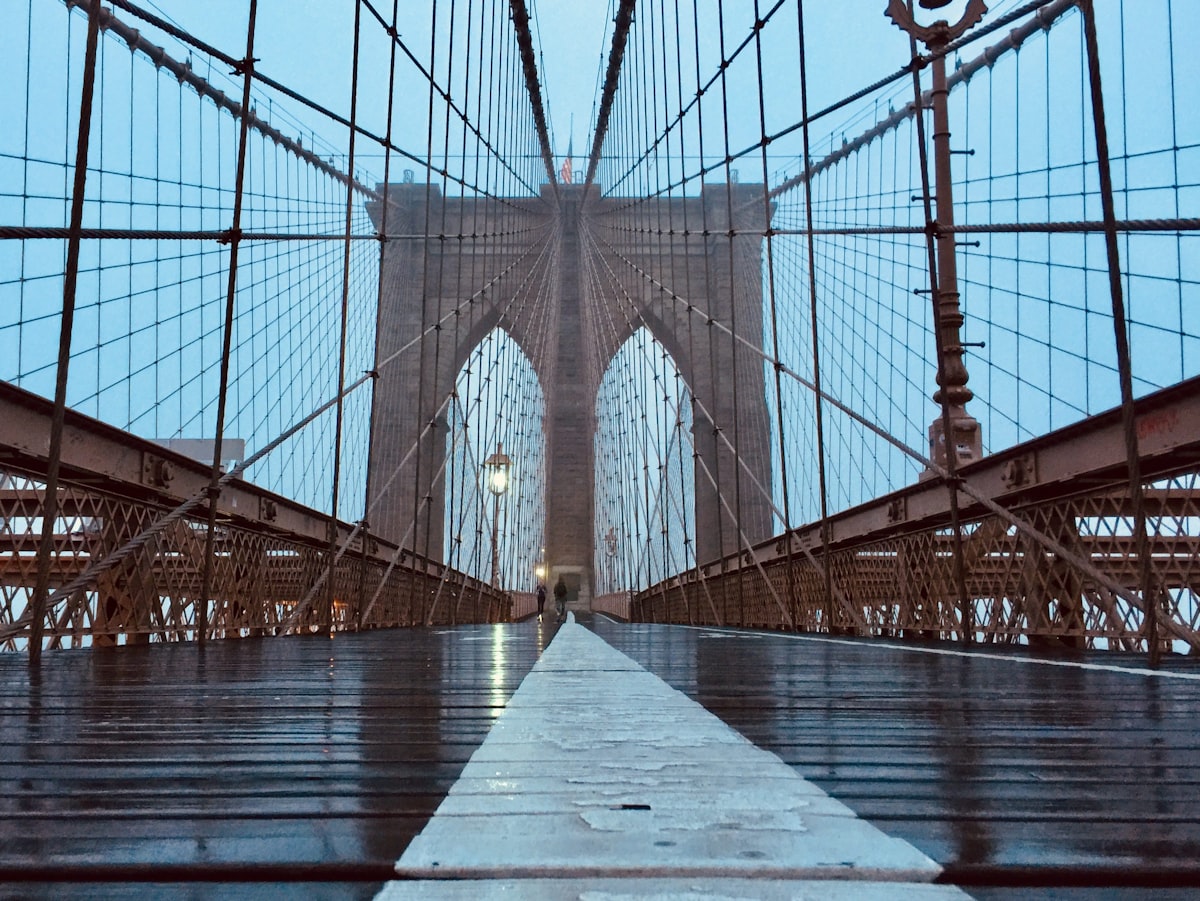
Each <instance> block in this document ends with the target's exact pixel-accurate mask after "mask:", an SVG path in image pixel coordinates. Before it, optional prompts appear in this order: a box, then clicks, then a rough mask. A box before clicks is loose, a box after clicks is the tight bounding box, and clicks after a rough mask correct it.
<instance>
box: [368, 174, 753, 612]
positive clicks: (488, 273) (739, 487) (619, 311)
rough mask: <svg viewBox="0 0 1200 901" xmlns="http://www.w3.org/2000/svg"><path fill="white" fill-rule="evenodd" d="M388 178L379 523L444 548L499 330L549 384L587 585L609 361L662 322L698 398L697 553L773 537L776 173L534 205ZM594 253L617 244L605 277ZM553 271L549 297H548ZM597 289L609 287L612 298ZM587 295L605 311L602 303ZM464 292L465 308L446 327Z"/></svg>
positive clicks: (558, 536) (396, 534)
mask: <svg viewBox="0 0 1200 901" xmlns="http://www.w3.org/2000/svg"><path fill="white" fill-rule="evenodd" d="M379 190H380V194H381V195H383V196H386V198H387V200H388V203H387V211H386V222H385V218H384V204H383V203H382V202H376V203H371V204H368V212H369V214H370V216H371V219H372V222H373V223H374V225H375V227H376V229H377V230H379V231H380V232H382V233H385V234H386V245H385V251H384V260H383V267H382V270H381V274H380V278H381V279H382V291H381V297H382V300H381V304H380V309H379V315H378V331H377V352H378V359H379V360H380V361H381V363H383V362H384V361H386V365H381V367H380V372H379V378H378V381H377V382H376V386H375V399H374V409H373V420H372V440H371V448H370V466H369V472H370V474H371V475H370V478H371V484H370V485H369V486H368V493H369V496H370V498H371V499H372V503H371V508H372V513H371V517H370V519H371V522H370V526H371V529H372V531H373V532H374V533H376V534H378V535H381V536H382V537H385V538H388V539H390V540H393V541H396V542H398V543H400V544H401V545H403V546H404V547H407V548H410V549H412V550H414V551H416V552H417V553H420V554H423V555H426V556H429V557H431V558H434V559H444V548H443V546H442V545H443V539H442V534H443V524H444V512H443V511H444V507H445V485H444V480H443V479H442V478H441V477H440V476H439V475H438V468H439V467H440V465H441V462H442V459H443V458H444V455H445V445H446V436H447V429H446V419H445V411H444V407H443V404H444V402H445V400H446V396H447V395H448V393H449V392H450V391H451V390H452V387H453V384H454V380H455V378H456V376H457V374H458V372H459V370H460V369H461V368H462V366H463V365H464V363H465V362H466V361H467V359H468V357H469V355H470V353H471V352H472V350H473V349H474V348H475V347H476V346H477V345H478V344H479V342H480V341H482V340H483V338H484V337H485V336H486V335H487V334H488V333H489V332H490V331H491V330H492V329H493V328H496V327H500V328H503V329H504V330H505V331H506V332H507V333H508V334H509V335H510V336H511V337H512V338H513V340H515V341H516V342H517V344H518V345H519V346H520V347H521V348H522V350H523V351H524V352H525V354H526V356H527V357H528V358H529V360H530V362H531V363H532V365H533V368H534V370H535V371H536V372H537V374H538V378H539V380H540V383H541V385H542V388H543V391H544V394H545V399H546V420H545V429H546V450H547V480H548V482H547V485H546V503H547V509H548V514H547V515H548V517H549V520H550V522H549V524H548V528H547V530H546V541H547V544H546V558H547V562H548V563H549V564H550V566H551V567H552V568H559V569H565V570H567V571H568V572H570V573H577V574H580V577H581V580H582V582H583V585H582V586H581V587H583V588H584V589H585V590H586V588H587V587H588V583H589V582H590V573H591V570H592V565H593V558H594V553H595V550H594V549H595V546H596V540H597V539H596V536H595V534H594V525H593V519H594V509H595V503H594V496H593V494H594V474H593V468H594V460H593V454H594V440H595V432H596V422H595V401H596V392H597V390H598V388H599V383H600V378H601V377H602V376H603V374H604V371H605V369H606V368H607V365H608V362H609V361H610V360H611V359H612V357H613V356H614V355H615V354H616V352H617V351H618V350H619V349H620V347H621V345H622V344H623V343H624V342H625V340H627V339H628V338H629V337H630V336H631V335H632V334H633V333H634V332H635V331H636V330H637V329H638V328H640V327H641V326H643V325H645V326H646V327H647V328H648V329H649V330H650V332H651V333H652V334H653V335H654V337H655V338H656V339H657V340H659V341H660V342H661V343H662V344H663V345H664V347H665V348H666V349H667V351H668V352H669V353H670V354H671V356H672V358H673V360H674V362H675V364H676V366H678V368H679V370H680V372H681V374H682V376H683V378H684V380H685V381H686V383H687V384H688V386H689V387H690V388H691V391H692V393H693V411H692V412H693V417H692V418H693V433H694V435H693V437H694V447H695V454H696V457H695V463H696V474H695V495H696V521H695V524H694V531H692V533H691V534H692V535H693V537H694V541H695V545H696V553H697V560H698V561H700V562H701V563H705V562H708V561H711V560H714V559H716V558H718V557H721V556H723V555H727V554H731V553H735V552H736V551H738V550H739V549H741V548H743V547H745V546H746V544H747V543H755V542H758V541H761V540H763V539H765V538H767V537H769V536H770V535H771V533H772V517H771V507H770V503H769V501H768V499H767V497H766V495H765V494H764V492H768V493H769V491H770V486H771V448H770V426H769V419H768V411H767V402H766V392H765V387H766V385H765V375H764V365H763V359H762V357H761V356H760V355H759V354H758V353H757V352H756V351H755V348H761V347H762V346H763V297H762V274H761V273H762V262H761V260H762V233H763V231H764V230H765V228H766V221H765V220H766V219H767V218H768V217H767V216H766V215H765V214H764V211H763V202H762V197H763V194H762V186H761V185H738V184H730V185H726V184H724V183H721V184H713V185H705V186H704V189H703V191H702V192H701V195H700V196H699V197H693V198H684V199H670V200H666V199H664V200H660V201H650V202H646V201H642V202H640V203H636V204H635V203H633V202H631V200H630V199H627V198H601V197H600V194H599V191H598V190H597V188H596V187H595V186H593V187H592V188H591V191H590V192H589V193H588V194H586V195H585V193H584V190H583V186H582V185H560V186H559V188H558V197H557V200H556V199H555V194H554V193H553V191H552V189H551V188H550V187H549V186H546V187H545V188H543V191H542V196H541V197H540V198H521V199H512V198H499V199H497V198H487V199H461V198H446V197H443V195H442V193H441V191H440V190H439V189H438V188H437V187H436V186H431V185H424V184H399V185H397V184H392V185H387V186H383V185H381V186H380V189H379ZM731 210H732V211H733V216H732V218H731V216H730V211H731ZM656 223H657V224H656ZM426 236H432V237H426ZM460 236H461V237H460ZM587 253H591V254H600V255H602V256H603V258H604V259H603V261H602V263H601V264H600V267H601V268H603V270H604V272H605V273H606V277H605V278H604V279H596V278H592V279H590V280H588V279H585V261H584V257H585V254H587ZM592 262H593V270H595V268H597V266H596V262H595V259H594V257H593V260H592ZM547 277H549V278H550V279H551V281H550V285H551V286H552V293H553V294H554V296H553V297H551V298H549V304H550V306H549V309H547V308H546V306H545V302H544V301H545V299H544V298H543V299H542V302H541V303H540V304H539V302H538V301H537V300H536V298H535V297H534V295H535V294H537V293H538V292H539V291H540V290H541V288H542V286H543V285H544V284H545V282H546V278H547ZM597 285H603V286H605V287H604V288H603V289H602V290H603V291H604V294H605V296H602V297H596V296H595V294H596V291H597ZM468 301H469V302H468ZM586 303H591V304H596V303H599V304H601V305H602V306H603V307H604V309H603V310H602V311H601V312H595V311H593V313H592V314H591V315H589V312H588V310H586V309H585V304H586ZM464 304H466V310H465V313H464V314H463V315H460V316H451V317H450V320H449V321H448V322H447V323H445V324H443V326H442V327H441V328H440V329H432V328H431V326H432V325H433V324H434V323H435V322H437V321H439V320H440V319H442V318H443V317H446V316H447V315H448V314H450V313H451V312H452V311H453V310H454V309H455V308H456V307H460V308H461V307H462V306H463V305H464ZM547 328H549V329H551V334H549V335H548V336H546V338H547V339H548V340H541V339H542V336H543V334H544V332H545V330H546V329H547ZM730 331H734V332H736V334H737V335H738V336H740V338H741V339H742V340H741V341H738V340H735V339H733V338H732V337H731V335H730V333H729V332H730ZM735 451H736V455H735ZM739 461H740V464H739Z"/></svg>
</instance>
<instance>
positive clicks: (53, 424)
mask: <svg viewBox="0 0 1200 901" xmlns="http://www.w3.org/2000/svg"><path fill="white" fill-rule="evenodd" d="M100 15H101V9H100V0H92V2H91V3H90V4H89V5H88V29H87V44H86V47H85V50H84V62H83V90H82V92H81V94H80V99H79V128H78V132H77V135H76V143H75V185H74V189H73V190H72V193H71V223H70V226H71V235H70V237H69V238H68V239H67V260H66V268H65V271H64V272H63V305H62V323H61V324H60V326H59V331H58V368H57V371H56V372H55V379H54V414H53V417H52V419H51V420H50V447H49V461H48V463H47V468H46V499H45V502H44V504H43V507H42V538H41V541H40V542H39V543H38V553H37V582H36V584H35V585H34V589H33V600H32V602H31V604H30V606H31V608H32V622H31V624H30V633H29V663H30V665H32V666H36V665H38V664H39V663H41V659H42V635H43V631H44V629H45V625H46V624H45V620H46V598H47V595H48V593H49V589H50V553H51V550H52V547H53V544H54V526H55V523H56V522H57V520H58V475H59V468H60V465H61V463H62V437H63V422H64V420H65V419H66V407H67V374H68V371H69V367H70V363H71V334H72V331H73V328H74V324H75V289H76V286H77V284H78V282H79V245H80V243H81V238H80V230H81V229H82V228H83V202H84V190H85V188H86V187H87V161H88V141H89V139H90V137H91V123H92V96H93V93H94V90H95V84H96V51H97V45H98V43H99V39H100Z"/></svg>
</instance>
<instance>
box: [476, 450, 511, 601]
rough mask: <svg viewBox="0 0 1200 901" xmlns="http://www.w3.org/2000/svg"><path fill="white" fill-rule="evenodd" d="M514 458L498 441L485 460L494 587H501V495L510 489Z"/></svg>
mask: <svg viewBox="0 0 1200 901" xmlns="http://www.w3.org/2000/svg"><path fill="white" fill-rule="evenodd" d="M512 462H513V461H512V458H510V457H509V456H508V455H507V454H506V453H504V447H503V446H502V445H501V443H500V442H499V441H497V442H496V452H495V453H494V454H492V455H491V456H490V457H488V458H487V459H486V460H484V461H483V468H484V469H485V470H486V471H487V487H488V491H490V492H491V493H492V499H493V500H492V587H493V588H499V587H500V548H499V547H498V546H497V542H498V539H499V534H500V495H502V494H504V493H505V492H506V491H508V485H509V470H510V469H511V468H512Z"/></svg>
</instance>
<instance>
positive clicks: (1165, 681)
mask: <svg viewBox="0 0 1200 901" xmlns="http://www.w3.org/2000/svg"><path fill="white" fill-rule="evenodd" d="M595 628H596V630H597V631H598V632H599V633H600V634H601V635H603V636H604V638H605V639H606V640H608V641H610V642H611V643H612V644H613V645H614V646H615V647H618V648H620V649H621V650H622V651H624V652H625V653H626V654H629V655H630V656H631V657H633V658H634V659H635V660H638V661H639V662H641V663H642V664H643V665H645V666H646V667H647V668H648V669H650V670H652V671H653V672H655V673H657V674H658V675H659V676H660V677H662V678H664V679H665V680H666V681H667V682H669V683H670V684H672V685H674V686H675V687H677V688H679V689H681V690H683V691H685V692H686V693H688V694H689V695H690V696H692V697H693V698H695V699H696V700H697V701H699V702H700V703H702V704H704V706H705V707H707V708H708V709H709V710H711V711H712V712H713V713H715V714H717V715H718V716H720V717H721V718H722V719H724V720H725V721H726V722H728V723H729V724H730V725H731V726H733V727H734V728H736V729H738V730H739V731H740V732H742V734H744V735H746V736H747V737H748V738H749V739H750V740H751V741H753V742H755V743H756V744H758V745H760V746H761V747H764V748H767V749H769V750H772V751H774V752H775V753H777V754H779V755H780V756H781V757H782V758H783V759H784V760H785V761H786V762H787V763H789V764H790V765H792V766H793V767H794V768H795V769H796V770H797V771H798V772H799V773H800V774H801V775H802V776H804V777H805V778H807V779H810V780H811V781H813V782H814V783H816V784H817V785H818V786H820V787H821V788H823V789H824V790H826V791H828V792H829V793H830V794H831V795H833V796H834V797H836V798H838V799H839V800H841V801H842V802H844V803H845V804H847V805H848V806H849V807H850V808H852V809H853V810H854V811H855V812H857V813H858V814H859V815H860V816H862V817H864V818H866V819H868V820H870V821H871V822H873V823H875V825H877V826H879V828H881V829H883V830H884V831H885V832H888V833H889V834H891V835H895V836H897V837H900V838H903V839H905V840H907V841H909V842H911V843H912V844H914V845H916V846H917V847H918V848H920V849H921V850H922V851H924V852H925V853H926V854H928V855H930V856H931V857H932V858H934V859H935V860H937V861H938V862H939V863H941V864H942V865H943V866H945V867H946V868H947V876H946V878H947V879H950V880H953V881H956V882H959V883H960V884H966V885H967V886H968V889H970V887H971V886H977V887H979V888H983V887H985V886H988V885H1009V886H1014V887H1015V886H1016V885H1023V886H1027V887H1028V886H1032V887H1037V886H1043V887H1045V886H1049V885H1051V884H1054V885H1060V886H1062V885H1068V886H1069V885H1080V886H1092V887H1094V888H1100V887H1104V886H1107V887H1109V888H1115V887H1118V886H1122V885H1124V886H1129V887H1143V888H1145V887H1150V886H1155V885H1161V886H1176V887H1180V888H1182V887H1188V888H1192V889H1200V719H1197V712H1198V711H1200V680H1197V679H1196V678H1195V677H1196V676H1200V661H1195V660H1190V659H1179V658H1172V659H1170V660H1168V662H1167V663H1166V664H1165V666H1164V669H1166V670H1171V671H1174V672H1177V673H1181V674H1183V675H1184V676H1190V677H1192V678H1163V677H1156V676H1149V675H1145V674H1142V673H1139V672H1137V671H1136V670H1137V668H1140V667H1142V666H1143V665H1144V661H1143V660H1142V659H1140V658H1112V657H1108V656H1105V655H1102V654H1090V655H1082V656H1077V657H1072V658H1069V659H1065V658H1058V662H1061V663H1067V664H1071V665H1066V666H1057V665H1054V666H1051V665H1044V664H1041V663H1035V662H1031V660H1030V655H1028V654H1025V653H1022V652H999V653H996V652H990V653H989V652H983V653H981V654H978V655H975V654H972V655H959V654H957V653H950V654H945V653H934V652H935V651H947V650H948V651H951V652H955V651H957V650H959V649H958V648H957V647H956V646H936V647H934V646H927V647H911V648H889V647H884V646H882V645H881V644H879V643H871V642H865V641H862V642H859V641H853V640H836V641H828V640H811V639H806V638H804V637H800V636H794V635H782V634H778V633H740V634H735V633H731V632H726V631H723V630H709V629H688V628H677V627H675V628H673V627H662V626H617V625H615V624H608V623H606V622H605V621H604V620H602V619H598V620H597V622H596V624H595ZM1113 663H1119V664H1121V665H1122V666H1124V667H1129V668H1130V669H1128V670H1124V669H1121V670H1114V669H1113V668H1110V665H1111V664H1113ZM1080 664H1082V665H1083V666H1081V665H1080ZM1088 664H1100V665H1101V666H1102V667H1104V668H1101V669H1091V668H1085V667H1086V665H1088Z"/></svg>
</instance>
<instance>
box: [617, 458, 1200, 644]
mask: <svg viewBox="0 0 1200 901" xmlns="http://www.w3.org/2000/svg"><path fill="white" fill-rule="evenodd" d="M1145 490H1146V496H1147V500H1148V505H1149V507H1150V509H1151V511H1152V513H1151V515H1150V517H1149V523H1148V530H1149V544H1148V550H1149V554H1148V556H1149V559H1150V568H1151V573H1152V584H1153V585H1154V586H1155V590H1156V591H1157V594H1158V597H1157V603H1158V605H1159V629H1160V640H1161V642H1162V648H1163V649H1164V650H1174V651H1177V652H1187V651H1189V650H1191V649H1196V650H1197V651H1200V475H1198V474H1197V473H1195V472H1192V473H1188V474H1186V475H1183V476H1179V477H1175V478H1171V479H1164V480H1159V481H1156V482H1153V483H1150V484H1147V485H1146V486H1145ZM1132 503H1133V502H1132V499H1131V497H1130V494H1129V492H1128V491H1127V490H1113V489H1111V488H1109V489H1106V490H1103V491H1098V492H1094V493H1086V494H1080V495H1077V496H1073V497H1070V498H1067V499H1065V500H1054V501H1047V502H1042V503H1039V504H1033V505H1029V506H1024V507H1020V508H1015V509H1014V510H1013V511H1012V512H1014V513H1016V514H1018V515H1019V516H1020V517H1021V519H1022V521H1023V522H1026V523H1028V524H1029V525H1030V526H1031V527H1032V528H1034V529H1036V530H1038V531H1039V532H1040V533H1042V534H1043V535H1045V536H1047V537H1048V538H1050V539H1051V540H1053V541H1054V542H1057V544H1058V545H1059V546H1061V548H1063V549H1065V550H1066V551H1067V552H1068V553H1069V554H1073V555H1075V556H1077V557H1078V558H1081V559H1083V560H1085V561H1087V562H1089V563H1090V564H1091V565H1092V566H1094V567H1095V568H1096V569H1097V570H1098V571H1099V572H1100V573H1101V574H1102V576H1103V577H1104V578H1105V580H1106V581H1107V582H1109V583H1111V584H1115V585H1116V586H1118V587H1119V588H1121V589H1124V590H1125V592H1126V595H1129V596H1132V598H1131V597H1129V596H1123V595H1122V594H1119V593H1117V592H1116V591H1114V590H1113V589H1112V587H1111V586H1110V584H1104V583H1102V582H1099V581H1097V580H1096V579H1094V578H1092V577H1091V576H1089V575H1088V574H1087V573H1085V572H1083V571H1082V570H1081V569H1080V568H1079V567H1078V566H1077V565H1075V563H1074V562H1072V561H1071V560H1069V559H1067V558H1066V557H1065V556H1063V555H1062V554H1059V553H1056V552H1054V551H1052V550H1047V549H1046V548H1045V547H1044V546H1043V545H1042V544H1040V543H1039V542H1037V541H1035V540H1033V539H1032V538H1030V537H1028V536H1027V535H1025V534H1023V533H1019V532H1018V530H1017V528H1016V527H1015V526H1013V525H1012V524H1011V523H1009V522H1008V521H1007V520H1006V519H1003V518H1001V517H999V516H996V515H989V516H986V517H977V518H974V519H972V520H970V521H968V522H965V523H964V524H963V533H964V537H963V563H964V585H965V589H966V597H967V604H966V610H967V612H968V613H969V618H970V621H971V623H972V626H971V628H970V632H971V638H972V640H973V641H975V642H983V643H987V644H1031V645H1061V646H1069V647H1077V648H1096V649H1109V650H1126V651H1145V650H1147V644H1146V641H1147V639H1146V634H1145V630H1146V618H1145V614H1144V612H1143V611H1142V609H1141V606H1140V602H1135V601H1136V598H1137V597H1138V592H1139V586H1140V585H1141V579H1142V574H1141V566H1140V564H1139V559H1140V558H1139V556H1138V554H1137V552H1136V548H1135V542H1134V537H1133V526H1132V522H1133V514H1132ZM953 540H954V539H953V535H952V534H951V533H950V532H949V530H947V529H944V528H938V529H932V530H926V531H919V532H914V533H911V534H903V535H898V536H895V537H888V538H881V539H877V540H868V541H864V542H862V543H859V544H854V545H852V546H850V547H840V548H838V549H836V550H834V551H832V552H831V553H830V555H829V556H828V558H825V557H823V555H822V552H821V548H820V547H819V546H818V547H815V548H812V549H811V550H810V553H811V555H812V556H811V557H809V556H807V555H805V554H803V553H800V552H797V551H795V550H793V551H792V556H791V559H790V560H788V559H787V558H785V557H783V556H782V555H781V554H778V553H777V554H776V555H775V556H774V557H773V558H772V559H770V560H769V561H767V562H765V563H763V564H762V566H761V569H760V567H759V566H756V565H754V564H753V563H752V562H751V561H750V560H747V561H746V562H745V563H744V564H743V565H742V566H740V567H739V568H737V569H733V570H732V571H730V572H726V573H724V574H722V573H720V572H719V571H718V567H717V566H715V565H714V566H711V567H706V568H705V569H706V570H707V572H705V573H703V574H701V575H698V574H697V573H696V572H692V573H689V574H687V576H686V578H684V579H681V580H676V581H675V582H674V584H672V583H663V585H661V586H656V587H655V588H652V589H650V590H649V591H646V592H643V593H641V594H639V595H638V596H637V597H636V598H635V600H634V602H633V604H632V605H631V611H632V616H633V618H634V619H636V620H642V621H655V622H675V623H699V624H720V625H726V626H750V627H760V628H790V627H791V624H792V623H794V624H795V627H796V628H798V629H800V630H801V631H828V632H832V633H836V634H849V635H862V636H871V637H883V638H909V639H930V640H937V639H941V640H957V639H962V638H963V637H964V629H965V626H964V605H963V603H962V602H961V601H960V593H959V589H958V586H957V579H956V575H955V567H954V551H953ZM782 544H783V542H779V543H778V545H777V547H780V546H782ZM747 556H749V555H747ZM761 556H762V555H761V554H760V559H761ZM825 567H828V572H829V579H830V582H831V588H832V591H831V592H829V593H827V592H826V574H825ZM710 598H711V600H712V604H711V605H710V604H709V602H708V599H710Z"/></svg>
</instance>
